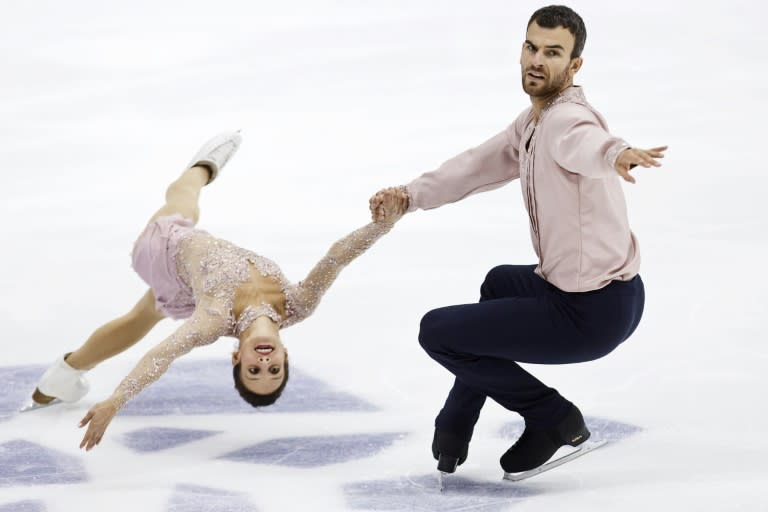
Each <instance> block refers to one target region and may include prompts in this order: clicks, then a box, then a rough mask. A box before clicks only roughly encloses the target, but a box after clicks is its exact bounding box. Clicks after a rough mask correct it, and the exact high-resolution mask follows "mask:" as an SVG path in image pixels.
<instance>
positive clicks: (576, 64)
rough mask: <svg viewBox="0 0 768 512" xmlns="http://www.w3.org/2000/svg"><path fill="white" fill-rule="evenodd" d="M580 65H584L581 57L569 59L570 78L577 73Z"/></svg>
mask: <svg viewBox="0 0 768 512" xmlns="http://www.w3.org/2000/svg"><path fill="white" fill-rule="evenodd" d="M582 64H584V59H582V58H581V57H576V58H575V59H571V67H570V71H571V76H573V75H575V74H576V73H578V72H579V70H580V69H581V65H582Z"/></svg>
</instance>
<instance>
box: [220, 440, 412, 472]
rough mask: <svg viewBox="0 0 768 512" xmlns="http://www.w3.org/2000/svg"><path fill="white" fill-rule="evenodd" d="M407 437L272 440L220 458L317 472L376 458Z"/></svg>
mask: <svg viewBox="0 0 768 512" xmlns="http://www.w3.org/2000/svg"><path fill="white" fill-rule="evenodd" d="M404 437H405V434H402V433H387V434H352V435H339V436H312V437H284V438H280V439H271V440H269V441H264V442H262V443H258V444H255V445H252V446H248V447H246V448H243V449H240V450H236V451H233V452H230V453H227V454H225V455H222V456H221V457H219V458H220V459H226V460H231V461H235V462H249V463H251V464H275V465H279V466H292V467H301V468H314V467H318V466H327V465H330V464H338V463H341V462H347V461H350V460H355V459H362V458H364V457H370V456H372V455H375V454H377V453H378V452H380V451H381V450H383V449H385V448H387V447H389V446H390V445H391V444H392V443H393V442H395V441H396V440H398V439H403V438H404Z"/></svg>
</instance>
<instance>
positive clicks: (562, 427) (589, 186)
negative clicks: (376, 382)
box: [370, 6, 666, 473]
mask: <svg viewBox="0 0 768 512" xmlns="http://www.w3.org/2000/svg"><path fill="white" fill-rule="evenodd" d="M585 40H586V28H585V26H584V22H583V21H582V19H581V17H580V16H579V15H578V14H576V13H575V12H574V11H572V10H571V9H569V8H568V7H564V6H549V7H544V8H542V9H539V10H537V11H536V12H535V13H534V14H533V15H532V16H531V18H530V20H529V22H528V28H527V32H526V37H525V42H524V43H523V47H522V54H521V56H520V68H521V73H522V85H523V90H524V91H525V92H526V93H527V94H528V95H529V96H530V99H531V106H530V107H529V108H527V109H526V110H525V111H524V112H522V113H521V114H520V115H519V116H518V118H517V119H516V120H515V122H514V123H513V124H512V125H510V126H509V127H508V128H507V129H506V130H504V131H502V132H501V133H499V134H498V135H496V136H494V137H492V138H491V139H489V140H488V141H486V142H485V143H483V144H481V145H480V146H478V147H476V148H473V149H470V150H468V151H466V152H464V153H462V154H460V155H458V156H456V157H455V158H453V159H451V160H448V161H447V162H445V163H444V164H443V165H442V166H441V167H440V168H438V169H437V170H435V171H433V172H428V173H426V174H423V175H422V176H420V177H419V178H417V179H415V180H413V181H412V182H410V183H409V184H408V185H406V186H404V187H399V188H388V189H383V190H381V191H380V192H378V193H377V194H376V195H374V196H373V197H372V198H371V200H370V206H371V211H372V213H373V216H374V218H377V217H382V216H386V215H388V214H389V213H388V211H387V209H386V208H385V207H384V206H383V203H384V201H392V200H397V201H399V208H400V209H403V210H407V211H414V210H417V209H424V210H429V209H432V208H437V207H439V206H442V205H444V204H448V203H452V202H455V201H459V200H461V199H463V198H465V197H467V196H469V195H471V194H475V193H477V192H482V191H486V190H491V189H495V188H498V187H501V186H502V185H504V184H506V183H508V182H510V181H512V180H514V179H517V178H519V179H520V184H521V186H522V193H523V199H524V204H525V208H526V210H527V212H528V217H529V220H530V234H531V239H532V241H533V247H534V250H535V252H536V255H537V256H538V259H539V261H538V264H536V265H501V266H498V267H495V268H493V269H492V270H491V271H490V272H489V273H488V275H487V276H486V278H485V281H484V282H483V284H482V286H481V288H480V301H479V303H476V304H463V305H456V306H448V307H443V308H439V309H435V310H433V311H430V312H428V313H427V314H426V315H425V316H424V318H423V319H422V321H421V329H420V333H419V342H420V343H421V345H422V347H423V348H424V350H426V352H427V353H428V354H429V356H430V357H432V358H433V359H434V360H435V361H437V362H438V363H440V364H441V365H442V366H444V367H445V368H446V369H447V370H448V371H450V372H451V373H452V374H453V375H455V377H456V378H455V382H454V385H453V388H452V389H451V390H450V392H449V393H448V397H447V399H446V401H445V405H444V406H443V408H442V410H441V411H440V413H439V414H438V416H437V418H436V420H435V435H434V441H433V445H432V451H433V455H434V456H435V458H436V459H438V469H439V470H441V471H443V472H447V473H452V472H454V471H455V469H456V466H457V465H458V464H461V463H462V462H464V460H465V459H466V457H467V451H468V446H469V442H470V440H471V438H472V433H473V429H474V425H475V423H476V422H477V419H478V417H479V415H480V410H481V408H482V407H483V404H484V402H485V399H486V397H490V398H492V399H493V400H495V401H496V402H498V403H499V404H501V405H502V406H503V407H505V408H507V409H509V410H511V411H515V412H517V413H519V414H520V415H521V416H522V417H523V418H524V420H525V430H524V432H523V434H522V436H521V437H520V438H519V439H518V440H517V442H516V443H515V444H514V445H513V446H512V447H511V448H509V449H508V450H507V451H506V453H504V454H503V455H502V456H501V461H500V462H501V466H502V468H503V469H504V471H506V472H507V473H520V472H525V471H528V470H531V469H534V468H537V467H539V466H541V465H542V464H544V463H545V462H547V460H549V459H550V458H551V457H552V455H553V454H554V453H555V452H556V451H557V449H558V448H559V447H561V446H563V445H571V446H578V445H580V444H581V443H583V442H584V441H586V440H587V439H588V438H589V435H590V433H589V430H588V429H587V427H586V425H585V423H584V419H583V417H582V414H581V412H580V411H579V409H578V408H577V407H576V406H575V405H573V404H572V403H571V402H570V401H568V400H567V399H566V398H564V397H563V396H561V395H560V393H558V392H557V391H556V390H555V389H553V388H550V387H548V386H546V385H545V384H543V383H542V382H541V381H539V380H538V379H536V378H535V377H534V376H533V375H531V374H530V373H528V372H526V371H525V370H523V369H522V368H521V367H520V366H519V365H518V363H521V362H522V363H539V364H566V363H578V362H583V361H590V360H594V359H597V358H600V357H603V356H605V355H606V354H608V353H609V352H611V351H612V350H614V349H615V348H616V347H617V346H618V345H619V344H620V343H622V342H623V341H624V340H626V339H627V338H628V337H629V336H630V335H631V334H632V332H633V331H634V330H635V328H636V327H637V325H638V323H639V321H640V317H641V316H642V312H643V304H644V300H645V295H644V289H643V283H642V280H641V279H640V275H639V274H638V272H639V267H640V253H639V249H638V242H637V239H636V238H635V236H634V234H633V233H632V231H631V230H630V228H629V222H628V219H627V211H626V204H625V200H624V194H623V191H622V188H621V183H620V181H619V179H618V177H619V176H621V177H622V178H623V179H624V180H626V181H628V182H630V183H634V182H635V180H634V178H633V177H632V176H631V175H630V174H629V171H630V169H631V168H633V167H634V166H636V165H640V166H643V167H658V166H659V165H660V164H659V162H658V161H657V159H659V158H662V157H663V156H664V151H665V150H666V147H656V148H653V149H649V150H643V149H637V148H632V147H630V146H629V145H628V144H627V143H626V142H625V141H623V140H622V139H620V138H618V137H615V136H613V135H611V133H609V131H608V127H607V125H606V122H605V120H604V119H603V118H602V116H601V115H600V114H599V113H598V112H597V111H596V110H595V109H594V108H593V107H592V106H591V105H590V104H589V103H587V100H586V97H585V95H584V92H583V90H582V88H581V87H579V86H575V85H573V77H574V75H575V74H576V73H577V72H578V71H579V69H580V68H581V65H582V57H581V53H582V50H583V48H584V42H585Z"/></svg>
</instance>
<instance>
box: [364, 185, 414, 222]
mask: <svg viewBox="0 0 768 512" xmlns="http://www.w3.org/2000/svg"><path fill="white" fill-rule="evenodd" d="M368 204H369V207H370V209H371V219H372V220H373V221H374V222H384V223H391V224H394V223H395V222H397V221H398V220H400V218H401V217H402V216H403V215H404V214H405V212H406V211H408V204H409V198H408V192H407V191H406V190H405V188H404V187H388V188H384V189H381V190H379V191H378V192H376V193H375V194H374V195H373V197H371V199H370V200H369V201H368Z"/></svg>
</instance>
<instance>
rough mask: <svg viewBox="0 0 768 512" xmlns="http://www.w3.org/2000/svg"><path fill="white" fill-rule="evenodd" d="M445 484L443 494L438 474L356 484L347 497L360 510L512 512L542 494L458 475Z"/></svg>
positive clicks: (532, 490)
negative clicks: (516, 506)
mask: <svg viewBox="0 0 768 512" xmlns="http://www.w3.org/2000/svg"><path fill="white" fill-rule="evenodd" d="M445 481H446V485H445V489H444V490H443V491H442V492H441V491H440V488H439V486H438V481H437V474H431V475H419V476H412V477H411V476H403V477H399V478H396V479H392V480H373V481H365V482H355V483H351V484H347V485H345V486H344V493H345V494H346V498H347V503H348V504H349V505H350V507H352V508H354V509H357V510H408V511H409V512H431V511H434V510H439V511H441V512H456V511H466V510H472V511H475V510H479V511H482V512H496V511H500V510H509V509H510V506H511V505H514V504H515V503H516V502H519V501H521V500H522V499H525V498H530V497H531V496H535V495H536V494H538V493H539V492H540V491H537V490H536V489H535V488H528V487H524V486H512V485H509V484H506V483H504V482H493V483H489V482H476V481H472V480H469V479H467V478H463V477H461V476H457V475H449V476H447V477H445Z"/></svg>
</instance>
